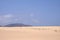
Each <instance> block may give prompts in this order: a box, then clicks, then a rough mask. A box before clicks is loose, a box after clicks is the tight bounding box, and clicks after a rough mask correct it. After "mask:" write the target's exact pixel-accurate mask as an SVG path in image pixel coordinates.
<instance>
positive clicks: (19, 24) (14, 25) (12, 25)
mask: <svg viewBox="0 0 60 40" xmlns="http://www.w3.org/2000/svg"><path fill="white" fill-rule="evenodd" d="M23 26H32V25H25V24H22V23H14V24H8V25H5V26H4V27H23Z"/></svg>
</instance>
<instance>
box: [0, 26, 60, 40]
mask: <svg viewBox="0 0 60 40" xmlns="http://www.w3.org/2000/svg"><path fill="white" fill-rule="evenodd" d="M0 40H60V26H33V27H0Z"/></svg>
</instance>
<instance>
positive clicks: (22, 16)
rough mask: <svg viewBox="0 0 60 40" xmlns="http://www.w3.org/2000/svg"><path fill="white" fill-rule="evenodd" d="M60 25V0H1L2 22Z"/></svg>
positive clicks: (0, 13) (0, 19) (0, 22)
mask: <svg viewBox="0 0 60 40" xmlns="http://www.w3.org/2000/svg"><path fill="white" fill-rule="evenodd" d="M8 23H24V24H30V25H45V26H46V25H54V26H59V25H60V0H0V24H2V25H4V24H8Z"/></svg>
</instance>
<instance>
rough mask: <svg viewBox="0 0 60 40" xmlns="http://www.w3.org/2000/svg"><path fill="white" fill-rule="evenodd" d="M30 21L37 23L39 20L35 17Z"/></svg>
mask: <svg viewBox="0 0 60 40" xmlns="http://www.w3.org/2000/svg"><path fill="white" fill-rule="evenodd" d="M32 22H33V23H39V22H40V21H39V20H37V19H32Z"/></svg>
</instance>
